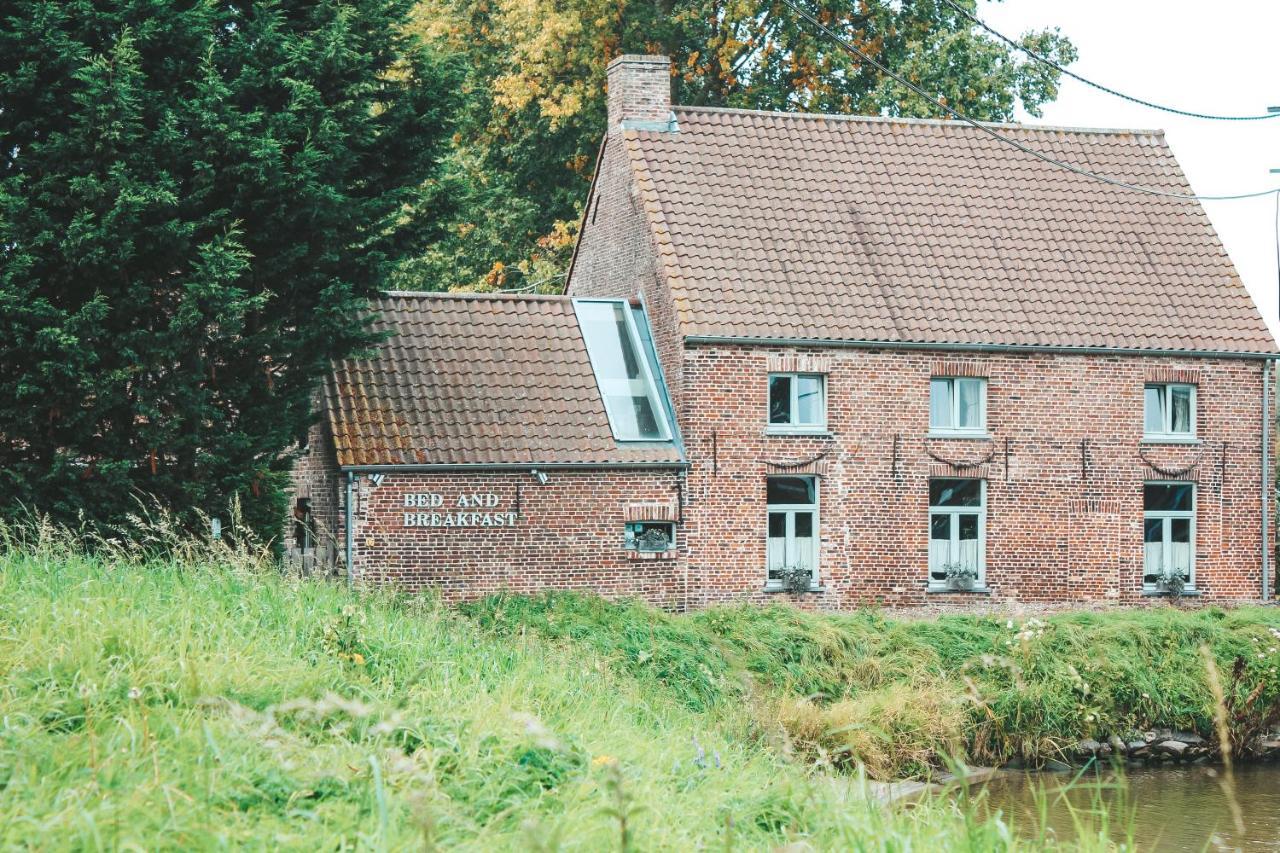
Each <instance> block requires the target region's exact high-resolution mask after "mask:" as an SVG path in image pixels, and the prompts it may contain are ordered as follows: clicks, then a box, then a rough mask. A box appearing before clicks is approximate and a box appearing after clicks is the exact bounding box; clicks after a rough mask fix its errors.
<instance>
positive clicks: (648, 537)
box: [622, 521, 676, 553]
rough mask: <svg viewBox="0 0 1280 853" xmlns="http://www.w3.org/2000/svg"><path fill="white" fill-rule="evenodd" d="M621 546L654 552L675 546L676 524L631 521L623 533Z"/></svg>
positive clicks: (633, 549) (668, 549)
mask: <svg viewBox="0 0 1280 853" xmlns="http://www.w3.org/2000/svg"><path fill="white" fill-rule="evenodd" d="M622 546H623V547H624V548H626V549H627V550H629V551H644V552H648V553H656V552H661V551H670V550H671V549H672V548H674V547H675V546H676V526H675V524H673V523H672V522H670V521H632V522H629V523H628V524H627V527H626V531H625V532H624V534H623V541H622Z"/></svg>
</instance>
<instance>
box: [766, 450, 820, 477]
mask: <svg viewBox="0 0 1280 853" xmlns="http://www.w3.org/2000/svg"><path fill="white" fill-rule="evenodd" d="M829 463H830V460H829V459H828V458H827V456H826V454H825V453H823V454H819V455H818V456H815V457H813V458H812V459H766V460H764V472H765V473H766V474H774V475H787V474H794V475H802V474H807V475H811V476H814V477H825V476H827V470H828V466H829Z"/></svg>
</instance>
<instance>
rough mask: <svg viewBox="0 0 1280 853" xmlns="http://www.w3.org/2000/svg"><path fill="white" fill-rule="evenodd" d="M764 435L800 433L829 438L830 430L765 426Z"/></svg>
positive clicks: (824, 428)
mask: <svg viewBox="0 0 1280 853" xmlns="http://www.w3.org/2000/svg"><path fill="white" fill-rule="evenodd" d="M764 434H765V435H801V436H810V437H813V438H831V430H829V429H827V428H826V427H824V426H823V427H803V426H767V427H765V428H764Z"/></svg>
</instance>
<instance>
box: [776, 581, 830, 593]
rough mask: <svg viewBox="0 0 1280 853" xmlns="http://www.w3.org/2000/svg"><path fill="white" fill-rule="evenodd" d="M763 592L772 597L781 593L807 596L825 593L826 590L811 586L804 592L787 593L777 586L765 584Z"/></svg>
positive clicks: (823, 587) (821, 587) (822, 587)
mask: <svg viewBox="0 0 1280 853" xmlns="http://www.w3.org/2000/svg"><path fill="white" fill-rule="evenodd" d="M764 591H765V594H766V595H774V594H781V593H786V594H788V595H808V594H810V593H815V592H826V591H827V588H826V587H825V586H811V587H809V588H808V589H806V590H805V591H804V592H789V591H788V590H786V589H783V588H782V587H781V586H777V585H774V584H765V587H764Z"/></svg>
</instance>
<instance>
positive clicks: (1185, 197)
mask: <svg viewBox="0 0 1280 853" xmlns="http://www.w3.org/2000/svg"><path fill="white" fill-rule="evenodd" d="M782 3H783V4H784V5H785V6H787V7H788V8H789V9H791V11H793V12H795V13H796V14H797V15H799V16H800V17H802V18H804V19H805V20H806V21H808V22H809V23H810V24H812V25H813V26H814V27H816V28H817V29H818V30H819V31H820V32H822V34H823V35H825V36H827V37H828V38H829V39H831V40H832V41H834V42H835V43H836V44H838V45H839V46H840V47H842V48H844V49H845V50H846V51H847V52H849V53H851V54H853V55H854V56H857V57H859V58H860V59H862V60H863V61H864V62H866V63H868V64H869V65H871V66H872V67H873V68H875V69H877V70H878V71H880V73H882V74H884V75H885V76H886V77H891V78H893V79H894V80H896V81H898V83H900V84H901V85H902V86H904V87H906V88H907V89H908V90H910V91H911V92H913V93H915V94H917V95H919V96H920V97H922V98H924V99H925V100H927V101H929V102H930V103H931V104H933V105H935V106H936V107H938V108H939V109H941V110H943V111H945V112H946V113H948V114H949V115H951V116H952V117H953V118H955V119H957V120H959V121H962V122H964V123H965V124H968V125H972V126H973V127H974V128H976V129H978V130H980V131H982V132H983V133H985V134H986V135H987V136H990V137H991V138H992V139H995V140H996V141H998V142H1002V143H1004V144H1005V145H1008V146H1011V147H1013V148H1016V149H1018V150H1019V151H1021V152H1022V153H1024V154H1027V155H1029V156H1031V157H1035V158H1036V159H1037V160H1043V161H1044V162H1045V163H1049V164H1050V165H1053V166H1057V167H1058V168H1060V169H1065V170H1067V171H1068V172H1074V173H1075V174H1077V175H1080V176H1082V177H1085V178H1091V179H1093V180H1095V181H1101V182H1102V183H1104V184H1110V185H1111V186H1113V187H1118V188H1120V189H1125V190H1132V191H1133V192H1139V193H1145V194H1147V195H1153V196H1159V197H1161V198H1172V199H1179V200H1181V201H1237V200H1241V199H1247V198H1261V197H1262V196H1267V195H1271V194H1272V193H1275V192H1277V191H1278V190H1277V189H1275V188H1273V189H1267V190H1258V191H1256V192H1248V193H1231V194H1225V195H1197V194H1195V193H1178V192H1170V191H1168V190H1161V189H1156V188H1155V187H1144V186H1139V185H1138V184H1131V183H1129V182H1127V181H1122V180H1120V179H1119V178H1113V177H1110V176H1109V175H1102V174H1099V173H1097V172H1091V171H1089V170H1088V169H1085V168H1082V167H1080V166H1076V165H1073V164H1071V163H1066V162H1063V161H1062V160H1057V159H1055V158H1053V157H1050V156H1049V155H1048V154H1045V153H1044V152H1042V151H1037V150H1036V149H1034V148H1031V147H1030V146H1027V145H1023V144H1022V143H1021V142H1019V141H1017V140H1016V139H1011V138H1010V137H1008V136H1005V135H1003V134H1001V133H997V132H996V131H995V130H994V129H992V128H991V127H990V126H988V125H986V124H984V123H982V122H980V121H977V120H975V119H971V118H969V117H968V116H966V115H965V114H964V113H961V112H960V111H959V110H957V109H955V108H954V107H951V106H949V105H948V104H946V103H944V102H943V101H942V100H941V99H940V98H938V97H937V96H936V95H930V94H929V93H928V92H926V91H925V90H924V89H922V88H920V87H919V86H917V85H916V84H915V83H912V82H911V81H910V80H908V79H906V78H905V77H903V76H902V75H900V74H898V73H897V72H896V71H893V70H891V69H890V68H889V67H888V66H886V65H885V64H884V63H882V62H880V61H879V60H877V59H876V58H875V57H873V56H871V55H870V54H868V53H866V52H864V51H862V50H860V49H859V48H857V47H854V46H853V45H852V44H850V43H849V42H848V41H846V40H845V39H843V38H841V37H840V36H838V35H836V34H835V33H834V32H832V31H831V30H830V29H829V28H828V27H827V26H826V25H825V24H823V23H822V22H821V21H819V20H818V19H817V18H815V17H814V16H813V15H811V14H810V13H809V12H807V11H806V10H804V9H801V8H800V7H799V6H797V5H796V4H795V3H793V2H791V0H782ZM1032 129H1034V128H1032Z"/></svg>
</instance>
